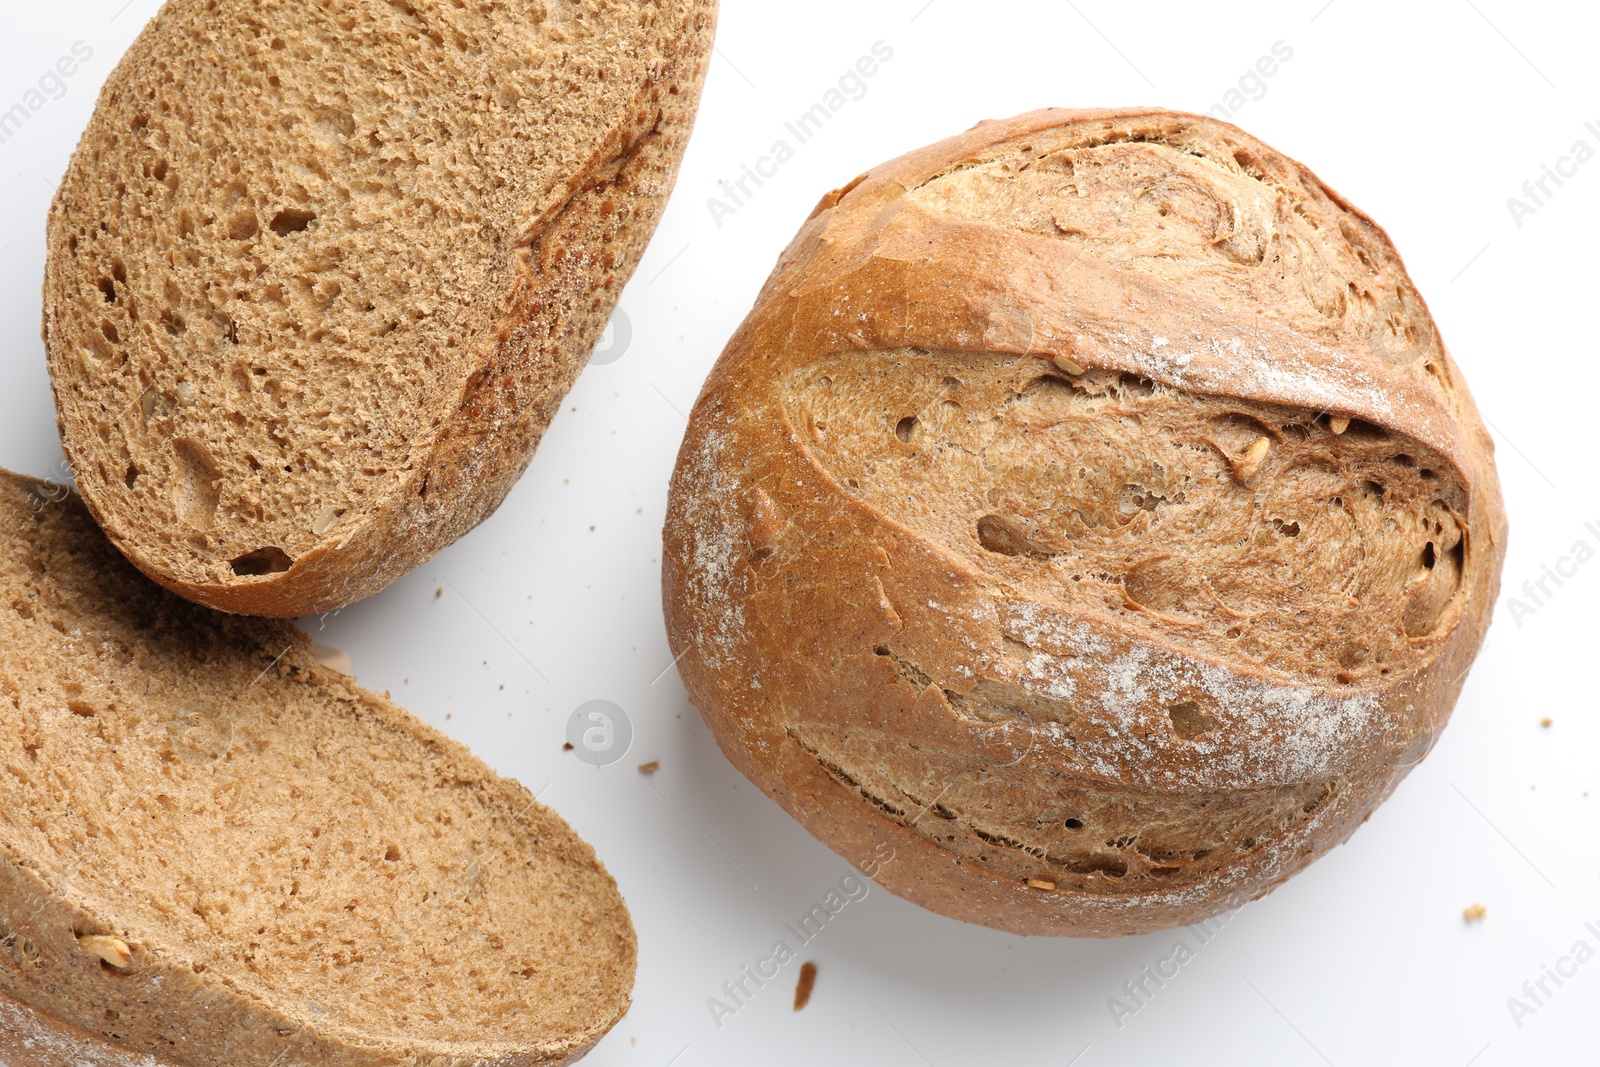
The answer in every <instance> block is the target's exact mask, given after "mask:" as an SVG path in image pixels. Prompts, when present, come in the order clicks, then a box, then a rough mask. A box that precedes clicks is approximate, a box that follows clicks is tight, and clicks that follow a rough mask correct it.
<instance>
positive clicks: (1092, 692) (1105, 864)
mask: <svg viewBox="0 0 1600 1067" xmlns="http://www.w3.org/2000/svg"><path fill="white" fill-rule="evenodd" d="M1505 545H1506V517H1505V512H1504V509H1503V508H1502V505H1501V499H1500V488H1499V483H1498V481H1497V479H1496V475H1495V468H1494V460H1493V444H1492V442H1491V440H1490V438H1489V435H1488V432H1487V431H1486V430H1485V428H1484V425H1483V422H1482V420H1481V419H1480V418H1479V417H1478V413H1477V410H1476V409H1475V408H1474V406H1473V403H1472V397H1471V394H1470V393H1469V391H1468V389H1467V386H1466V382H1465V381H1464V379H1463V377H1462V374H1461V371H1460V369H1459V368H1458V367H1457V366H1456V365H1455V364H1454V363H1453V362H1452V361H1451V359H1450V356H1449V354H1448V352H1447V351H1446V350H1445V347H1444V344H1443V342H1442V341H1441V340H1440V337H1439V334H1438V330H1437V329H1436V328H1435V326H1434V322H1433V319H1432V318H1431V317H1430V316H1429V314H1428V309H1427V305H1426V304H1424V303H1423V300H1422V297H1421V296H1420V295H1419V294H1418V293H1417V290H1416V288H1415V287H1414V286H1413V285H1412V283H1411V280H1410V278H1408V277H1407V275H1406V272H1405V267H1404V264H1403V263H1402V262H1401V260H1400V256H1399V254H1398V253H1397V252H1396V251H1395V249H1394V246H1393V245H1392V244H1391V243H1390V242H1389V239H1388V237H1387V236H1386V235H1385V234H1384V232H1383V231H1382V230H1381V229H1380V228H1379V227H1378V226H1377V225H1376V224H1374V223H1373V222H1372V220H1371V219H1369V218H1367V217H1366V216H1365V215H1363V214H1361V213H1360V212H1359V211H1357V210H1356V209H1355V208H1353V207H1351V206H1350V205H1349V204H1348V203H1347V202H1346V201H1345V200H1343V199H1342V198H1341V197H1339V196H1338V194H1336V193H1334V192H1333V191H1332V190H1330V189H1329V188H1328V187H1327V186H1326V185H1324V184H1323V183H1322V182H1321V181H1319V180H1318V179H1317V177H1316V175H1314V174H1313V173H1311V171H1309V170H1308V169H1306V168H1305V167H1303V166H1302V165H1300V164H1299V163H1296V162H1295V161H1294V160H1292V159H1289V158H1287V157H1286V156H1284V155H1282V154H1281V153H1279V152H1276V151H1274V150H1273V149H1272V148H1271V147H1269V146H1268V145H1265V144H1263V143H1262V142H1260V141H1258V140H1256V139H1255V138H1253V137H1251V136H1249V135H1248V134H1246V133H1245V132H1243V131H1242V130H1239V129H1237V128H1236V127H1233V126H1229V125H1227V124H1226V123H1221V122H1216V121H1214V120H1212V119H1208V118H1204V117H1201V116H1196V115H1184V114H1179V113H1174V112H1166V111H1158V110H1152V109H1144V108H1131V109H1126V110H1115V111H1065V110H1060V111H1055V110H1053V111H1040V112H1035V113H1033V114H1029V115H1023V116H1020V117H1018V118H1015V119H1011V120H1008V121H1003V122H988V123H984V124H982V125H980V126H978V127H976V128H974V129H972V130H970V131H969V132H967V133H965V134H963V135H961V136H958V137H955V138H952V139H950V140H947V141H943V142H941V143H939V144H936V145H932V146H929V147H928V148H925V149H922V150H919V151H917V152H913V153H911V154H909V155H907V156H904V157H902V158H900V159H897V160H894V161H892V162H889V163H886V164H884V165H883V166H881V167H877V168H875V169H874V170H872V171H871V172H870V173H868V174H866V175H863V176H862V177H861V178H859V179H857V180H856V181H855V182H853V183H851V185H850V186H848V187H847V188H846V189H843V190H840V191H838V192H835V193H832V194H830V195H829V196H827V197H825V198H824V199H823V201H822V203H821V204H820V205H819V206H818V208H817V211H816V213H815V214H814V215H813V217H812V218H811V219H810V220H809V221H808V222H807V223H806V225H805V226H804V228H803V229H802V230H801V231H800V234H799V236H798V237H797V238H796V239H795V241H794V243H793V244H792V245H791V246H790V247H789V249H788V251H787V252H785V253H784V255H783V257H782V259H781V260H780V261H779V264H778V269H777V271H776V272H775V273H774V274H773V276H772V278H771V279H770V280H769V281H768V283H767V285H766V288H765V289H764V290H763V292H762V293H761V296H760V297H759V299H758V300H757V302H756V306H755V308H754V310H752V312H751V314H750V316H749V318H748V319H747V320H746V321H745V323H744V325H743V326H742V327H741V328H740V330H739V332H738V333H737V334H736V335H735V336H734V338H733V340H732V341H731V342H730V343H729V345H728V348H727V351H726V352H724V354H723V356H722V358H721V360H720V361H719V362H718V364H717V366H716V369H715V370H714V371H713V372H712V376H711V379H710V381H709V382H708V383H707V385H706V388H705V391H704V392H703V393H702V394H701V397H700V400H699V402H698V403H697V404H696V406H695V409H694V413H693V416H692V418H691V420H690V424H689V429H688V433H687V436H686V439H685V441H684V445H683V449H682V451H681V453H680V454H679V459H678V467H677V472H676V475H675V478H674V483H673V492H672V501H671V504H670V506H669V509H668V513H667V523H666V554H665V557H664V560H663V562H664V566H665V600H666V610H667V623H668V629H669V632H670V634H671V638H672V647H673V651H674V652H675V653H676V654H677V655H679V656H681V657H682V658H681V659H680V660H679V669H680V670H681V672H682V675H683V678H684V681H685V683H686V685H687V686H688V690H689V694H690V696H691V698H692V699H693V700H694V702H695V704H696V705H697V706H698V707H699V708H700V709H701V710H702V712H703V713H704V714H705V717H706V721H707V722H708V723H709V724H710V726H711V729H712V731H713V732H714V733H715V735H716V737H717V739H718V741H719V742H720V743H721V744H722V747H723V749H724V750H725V751H726V752H727V753H728V755H729V757H730V758H731V759H732V760H733V762H734V763H735V764H736V765H738V767H739V768H740V769H741V770H743V771H744V772H745V773H746V774H747V775H749V776H750V778H751V779H753V780H754V781H755V782H756V783H757V784H758V785H760V786H761V788H762V789H764V790H765V791H766V792H767V793H768V794H769V795H771V796H772V797H774V798H776V799H777V800H778V801H779V802H780V803H782V804H783V805H784V806H785V807H786V808H787V809H788V810H789V811H790V812H791V813H793V814H794V815H795V817H796V818H798V819H799V820H800V821H801V822H803V823H804V824H805V825H806V827H807V828H808V829H810V830H811V831H812V832H813V833H815V834H816V835H817V836H818V837H820V838H821V839H822V840H823V841H825V842H826V843H828V844H829V845H831V846H833V847H834V848H835V849H837V850H838V851H839V852H841V853H842V854H843V855H845V856H846V857H848V858H849V859H851V860H852V861H854V862H856V863H858V864H860V863H866V862H868V861H873V862H874V869H875V870H877V871H878V872H879V873H878V874H877V875H875V877H877V878H878V880H879V881H881V882H882V883H883V884H884V885H885V886H886V887H887V888H889V889H891V890H893V891H894V892H896V893H900V894H902V895H904V896H906V897H907V898H909V899H911V900H913V901H916V902H917V903H919V904H922V905H924V906H926V907H929V908H932V909H935V910H937V911H940V912H942V913H944V914H946V915H952V916H956V917H958V918H961V919H967V920H970V921H972V922H979V923H986V924H988V925H990V926H996V927H1000V928H1002V929H1006V930H1011V931H1014V932H1017V933H1023V934H1074V935H1093V936H1102V935H1111V934H1125V933H1136V932H1141V931H1148V930H1154V929H1159V928H1161V927H1166V926H1174V925H1178V924H1181V923H1186V922H1192V921H1195V920H1198V919H1201V918H1204V917H1206V916H1208V915H1212V914H1215V913H1217V912H1219V911H1222V910H1224V909H1227V908H1231V907H1233V906H1236V905H1238V904H1242V903H1244V902H1245V901H1248V900H1250V899H1252V898H1254V897H1257V896H1259V895H1261V894H1262V893H1265V892H1266V891H1268V890H1269V889H1271V888H1272V887H1273V886H1274V885H1276V884H1278V883H1279V882H1281V881H1283V880H1284V879H1285V878H1288V877H1289V876H1290V875H1292V874H1294V873H1295V872H1296V871H1298V870H1300V869H1301V868H1303V867H1304V866H1305V865H1306V864H1308V863H1310V862H1311V860H1312V859H1314V858H1315V857H1316V856H1317V855H1319V854H1321V853H1323V852H1325V851H1327V850H1328V849H1330V848H1332V847H1333V846H1335V845H1337V844H1338V843H1340V842H1342V841H1343V840H1344V839H1345V838H1346V837H1348V836H1349V835H1350V833H1351V832H1352V831H1353V830H1354V829H1355V828H1356V827H1357V826H1358V825H1360V824H1361V822H1362V821H1363V820H1364V819H1366V817H1367V816H1368V815H1369V814H1370V813H1371V812H1372V811H1373V809H1374V808H1376V807H1377V805H1378V804H1379V803H1380V802H1381V801H1382V800H1383V799H1384V798H1385V797H1386V796H1388V794H1389V792H1390V790H1391V789H1393V788H1394V786H1395V784H1396V783H1397V782H1398V781H1399V780H1400V779H1401V778H1402V777H1403V776H1404V775H1405V774H1406V772H1407V771H1408V770H1409V769H1410V768H1411V767H1412V766H1414V765H1415V764H1416V763H1417V762H1418V761H1419V760H1421V759H1422V757H1423V756H1424V755H1426V753H1427V752H1428V750H1429V748H1430V747H1431V745H1432V744H1433V741H1434V739H1435V738H1436V737H1437V736H1438V733H1439V731H1440V730H1441V729H1443V727H1444V724H1445V721H1446V720H1447V719H1448V717H1449V714H1450V709H1451V706H1452V705H1453V703H1454V702H1455V699H1456V695H1457V693H1459V692H1460V689H1461V685H1462V681H1463V679H1464V678H1465V676H1466V672H1467V668H1468V667H1469V666H1470V664H1471V663H1472V659H1473V657H1474V656H1475V655H1476V654H1477V651H1478V648H1479V646H1480V644H1481V643H1482V640H1483V635H1484V631H1485V630H1486V628H1487V627H1488V625H1489V619H1490V610H1491V608H1492V606H1493V604H1494V599H1495V593H1496V590H1497V588H1498V585H1499V580H1500V567H1501V563H1502V561H1503V560H1504V557H1505ZM886 851H887V854H889V855H892V856H893V857H894V860H893V862H892V863H886V862H884V860H883V856H884V855H885V854H886ZM1375 877H1378V878H1381V877H1383V874H1382V872H1378V874H1376V875H1375Z"/></svg>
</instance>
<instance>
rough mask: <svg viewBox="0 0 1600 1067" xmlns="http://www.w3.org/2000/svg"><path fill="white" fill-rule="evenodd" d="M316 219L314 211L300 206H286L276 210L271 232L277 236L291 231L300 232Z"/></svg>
mask: <svg viewBox="0 0 1600 1067" xmlns="http://www.w3.org/2000/svg"><path fill="white" fill-rule="evenodd" d="M316 220H317V213H316V212H315V211H305V210H302V209H300V208H286V209H284V210H283V211H280V212H278V214H277V215H276V216H274V217H273V219H272V232H273V233H275V234H277V235H278V236H279V237H283V236H285V235H287V234H291V233H300V232H301V231H303V230H304V229H305V228H306V227H307V226H310V225H311V224H312V223H313V222H315V221H316Z"/></svg>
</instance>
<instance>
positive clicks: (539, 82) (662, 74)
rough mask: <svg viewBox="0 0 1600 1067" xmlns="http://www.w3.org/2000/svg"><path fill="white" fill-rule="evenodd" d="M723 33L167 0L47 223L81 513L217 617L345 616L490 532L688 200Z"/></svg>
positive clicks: (703, 23)
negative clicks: (700, 116)
mask: <svg viewBox="0 0 1600 1067" xmlns="http://www.w3.org/2000/svg"><path fill="white" fill-rule="evenodd" d="M715 12H716V2H715V0H661V2H659V3H657V2H644V0H616V2H608V3H603V4H602V3H596V4H581V5H580V4H575V3H567V2H565V0H551V2H549V3H544V2H539V0H510V2H506V3H470V4H469V3H464V2H461V0H415V2H412V3H402V2H399V0H330V2H325V3H314V4H313V3H304V2H301V0H169V2H168V3H167V4H166V6H165V7H164V8H162V10H161V12H160V14H159V15H158V16H157V17H156V18H155V20H154V21H153V22H151V24H150V25H149V27H148V28H147V29H146V30H145V31H144V33H143V34H142V35H141V36H140V37H139V39H138V40H137V41H136V42H135V43H134V45H133V47H132V48H131V49H130V50H129V51H128V54H127V55H126V57H125V58H124V59H123V60H122V62H121V63H120V64H119V65H118V66H117V68H116V70H115V71H114V72H113V73H112V75H111V78H110V80H109V81H108V82H107V84H106V87H105V89H104V91H103V93H102V94H101V97H100V102H99V106H98V107H97V109H96V111H95V114H94V118H93V119H92V120H91V122H90V124H89V127H88V130H87V131H86V132H85V133H84V135H83V140H82V142H81V144H80V145H79V148H78V151H77V154H76V155H75V156H74V157H73V160H72V164H71V166H70V168H69V169H68V171H67V175H66V177H65V179H64V180H63V181H62V184H61V188H60V191H59V193H58V195H57V197H56V200H55V204H54V206H53V208H52V211H51V214H50V221H49V235H48V241H49V265H48V268H47V272H46V278H45V323H44V329H45V342H46V347H47V349H48V353H49V363H50V373H51V380H52V383H53V385H54V389H55V397H56V405H57V411H58V417H59V422H60V426H61V433H62V437H63V440H64V442H65V445H66V450H67V453H68V456H69V458H70V460H71V463H72V470H73V474H74V477H75V479H76V481H77V486H78V489H79V490H80V491H81V492H82V493H83V497H84V501H85V502H86V503H87V504H88V506H89V509H90V511H91V512H92V513H93V514H94V516H95V518H96V520H97V521H98V522H99V523H100V524H101V526H102V527H103V528H104V529H105V530H106V533H107V535H108V536H109V537H110V538H111V540H112V542H113V543H114V544H115V545H116V546H117V547H118V548H119V549H121V550H122V551H123V552H124V553H125V554H126V555H127V556H128V557H129V558H130V559H131V560H133V562H134V563H135V565H137V566H138V567H139V568H140V569H141V570H143V571H144V572H145V573H146V574H148V575H149V576H151V577H152V578H154V579H155V580H156V581H158V582H160V583H161V584H163V585H165V586H167V587H168V588H170V589H173V590H175V591H176V592H178V593H180V594H182V595H184V596H186V597H189V598H190V599H193V600H197V601H199V602H201V603H204V604H208V605H211V606H212V607H218V608H222V609H224V610H227V611H235V612H242V613H245V614H251V615H272V616H294V615H305V614H310V613H313V612H318V611H324V610H329V609H332V608H335V607H338V606H340V605H342V604H346V603H348V602H350V601H352V600H354V599H357V598H359V597H362V596H365V595H368V594H370V593H373V592H376V591H377V590H379V589H381V588H382V587H383V586H385V585H387V584H388V583H389V582H392V581H393V580H395V579H396V578H398V577H400V576H401V575H403V574H405V573H406V572H407V571H409V570H410V569H412V568H413V567H416V566H418V565H419V564H420V563H422V562H423V561H425V560H427V559H428V558H430V557H431V556H432V555H433V554H434V553H435V552H437V551H439V550H440V549H441V548H443V547H444V546H445V545H447V544H449V543H450V542H451V541H453V540H455V539H456V538H458V537H460V536H461V535H462V534H464V533H466V532H467V531H468V530H470V529H472V527H473V526H475V525H476V524H477V523H478V522H480V521H482V520H483V519H484V518H485V517H487V516H488V515H489V514H490V513H491V512H493V511H494V509H495V508H496V507H497V506H498V505H499V503H500V501H501V500H502V499H503V498H504V497H505V494H506V493H507V492H508V491H509V489H510V487H511V485H512V484H513V483H514V482H515V481H516V479H517V477H518V476H519V475H520V474H521V472H522V471H523V469H524V468H525V467H526V465H527V463H528V459H529V457H530V455H531V454H532V451H533V448H534V446H535V445H536V444H537V442H538V440H539V438H540V436H541V435H542V434H543V432H544V430H545V427H546V426H547V425H548V423H549V421H550V419H551V417H552V415H553V414H554V412H555V410H556V408H557V407H558V406H559V404H560V401H561V397H562V396H563V395H564V394H565V393H566V392H567V390H568V389H569V388H570V387H571V385H572V382H573V380H574V379H575V377H576V376H577V374H578V372H579V370H580V369H581V368H582V366H583V364H584V362H585V361H586V360H587V359H588V356H589V353H590V351H591V349H592V348H593V345H594V343H595V341H596V339H597V338H598V337H599V336H600V334H601V332H602V331H603V329H604V328H605V324H606V322H607V320H608V319H609V318H610V315H611V312H612V309H613V306H614V305H615V302H616V299H617V296H618V294H619V292H620V290H621V287H622V285H623V283H624V282H625V281H627V279H628V277H629V275H630V274H631V273H632V271H633V269H634V267H635V266H636V265H637V263H638V260H639V257H640V255H641V254H642V253H643V250H644V247H645V244H646V242H647V241H648V240H649V238H650V235H651V234H652V232H653V231H654V229H655V225H656V221H657V218H658V217H659V215H660V212H661V209H662V206H663V204H664V203H665V200H666V197H667V194H668V192H669V191H670V189H671V186H672V183H673V180H674V178H675V177H676V174H677V168H678V164H679V161H680V160H681V158H682V155H683V149H684V145H685V142H686V141H687V138H688V135H689V129H690V126H691V124H692V121H693V116H694V109H695V106H696V104H697V102H698V98H699V92H700V86H701V83H702V80H703V78H704V72H705V60H706V57H707V55H708V53H709V51H710V47H711V35H712V31H713V24H714V21H715Z"/></svg>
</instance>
